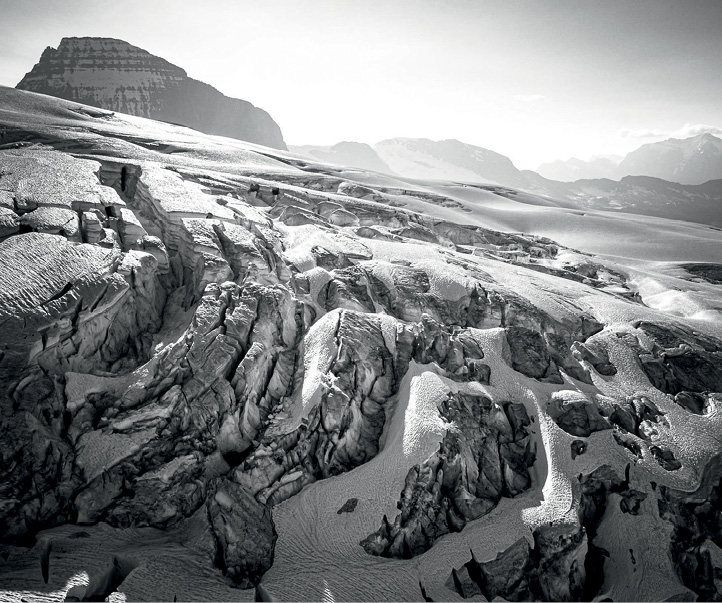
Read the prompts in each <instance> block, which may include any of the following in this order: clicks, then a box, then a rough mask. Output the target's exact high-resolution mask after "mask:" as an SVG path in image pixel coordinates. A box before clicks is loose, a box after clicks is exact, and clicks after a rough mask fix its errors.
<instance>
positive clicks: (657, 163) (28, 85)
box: [17, 38, 722, 226]
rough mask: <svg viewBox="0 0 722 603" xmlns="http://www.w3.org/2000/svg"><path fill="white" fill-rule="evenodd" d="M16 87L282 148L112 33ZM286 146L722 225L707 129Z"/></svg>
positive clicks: (718, 157)
mask: <svg viewBox="0 0 722 603" xmlns="http://www.w3.org/2000/svg"><path fill="white" fill-rule="evenodd" d="M17 88H19V89H22V90H29V91H33V92H40V93H43V94H47V95H50V96H55V97H58V98H63V99H67V100H72V101H76V102H81V103H85V104H88V105H92V106H95V107H99V108H102V109H106V110H109V111H117V112H122V113H128V114H131V115H137V116H141V117H150V118H153V119H158V120H161V121H166V122H172V123H177V124H182V125H185V126H189V127H192V128H194V129H196V130H199V131H201V132H204V133H208V134H218V135H223V136H229V137H231V138H238V139H240V140H246V141H249V142H253V143H257V144H261V145H264V146H268V147H273V148H277V149H286V145H285V142H284V140H283V136H282V134H281V130H280V128H279V127H278V125H277V124H276V122H274V121H273V119H272V118H271V117H270V116H269V115H268V113H266V112H265V111H263V110H262V109H259V108H257V107H254V106H253V105H252V104H250V103H248V102H246V101H243V100H238V99H233V98H228V97H226V96H224V95H223V94H221V93H220V92H219V91H218V90H216V89H215V88H213V87H211V86H209V85H207V84H204V83H203V82H200V81H198V80H194V79H192V78H189V77H188V76H187V74H186V72H185V71H184V70H183V69H181V68H180V67H177V66H176V65H173V64H171V63H169V62H168V61H166V60H165V59H162V58H160V57H156V56H153V55H152V54H150V53H148V52H147V51H145V50H142V49H140V48H137V47H135V46H132V45H130V44H128V43H127V42H124V41H122V40H115V39H111V38H63V39H62V41H61V43H60V45H59V46H58V48H57V49H53V48H47V49H46V50H45V52H43V54H42V56H41V58H40V61H39V62H38V63H37V64H36V65H35V66H34V67H33V68H32V70H31V71H30V72H29V73H28V74H26V75H25V77H24V78H23V79H22V81H20V83H19V84H18V85H17ZM291 151H292V152H294V153H296V154H298V155H301V156H303V157H305V158H308V159H311V160H314V161H317V162H321V163H335V164H339V165H345V166H351V167H356V168H360V169H363V170H371V171H375V172H380V173H385V174H389V175H393V176H401V177H403V178H413V179H420V180H427V181H428V180H434V179H435V180H445V181H453V182H459V183H465V184H471V185H475V184H481V185H484V186H490V187H498V190H499V191H501V192H502V193H503V191H504V189H505V188H508V189H517V190H521V191H527V192H531V193H534V194H536V195H541V196H545V197H549V198H551V199H554V200H555V201H556V202H562V203H566V204H568V205H569V206H571V207H576V208H580V209H606V210H612V211H626V212H631V213H638V214H644V215H653V216H660V217H667V218H675V219H682V220H688V221H693V222H700V223H703V224H708V225H712V226H722V140H720V139H719V138H717V137H715V136H713V135H711V134H700V135H698V136H694V137H692V138H687V139H683V140H677V139H669V140H666V141H664V142H658V143H652V144H646V145H643V146H642V147H640V148H639V149H637V150H636V151H633V152H631V153H629V154H628V155H627V156H626V157H624V158H615V157H599V158H596V159H594V160H591V161H582V160H580V159H570V160H569V161H556V162H553V163H549V164H544V165H541V166H539V168H538V172H534V171H531V170H519V169H517V168H516V166H515V165H514V163H513V162H512V161H511V159H509V158H508V157H505V156H504V155H501V154H499V153H496V152H494V151H491V150H488V149H485V148H482V147H478V146H475V145H471V144H467V143H464V142H461V141H458V140H441V141H433V140H429V139H426V138H391V139H387V140H383V141H381V142H379V143H377V144H375V145H374V146H373V147H372V146H369V145H368V144H363V143H358V142H349V141H347V142H341V143H338V144H336V145H333V146H330V147H324V146H297V147H291ZM678 183H679V184H678ZM504 194H507V193H504ZM508 194H509V195H513V194H514V192H513V191H511V190H510V191H508Z"/></svg>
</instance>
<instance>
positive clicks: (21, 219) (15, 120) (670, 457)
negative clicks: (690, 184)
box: [0, 89, 722, 601]
mask: <svg viewBox="0 0 722 603" xmlns="http://www.w3.org/2000/svg"><path fill="white" fill-rule="evenodd" d="M0 99H1V100H2V101H3V102H2V103H0V107H3V106H6V107H8V109H2V108H0V141H1V144H0V204H1V205H0V207H1V208H2V210H3V211H2V214H0V217H2V220H3V221H2V222H1V224H2V225H3V229H2V230H0V454H1V455H2V462H1V463H0V598H9V599H12V600H19V599H25V600H32V601H51V600H53V601H61V600H65V599H66V598H67V599H68V600H73V599H76V600H105V599H108V600H128V601H131V600H163V601H172V600H174V599H175V600H188V599H191V600H233V601H237V600H251V599H256V600H264V599H276V600H338V601H342V600H418V599H424V600H453V599H460V598H475V600H483V599H486V600H493V599H495V598H499V597H501V598H503V599H506V600H513V601H523V600H571V601H579V600H592V599H595V598H597V599H605V598H610V599H612V600H659V599H664V598H675V599H693V598H694V597H700V598H704V599H709V600H715V599H719V598H722V590H721V585H722V583H721V582H720V578H719V577H720V575H722V549H720V546H722V541H721V540H720V525H719V517H718V516H719V513H717V512H716V509H717V507H718V506H719V477H720V476H719V473H720V470H719V465H720V462H719V459H720V453H721V452H722V450H721V449H720V441H719V433H720V428H722V414H721V413H720V405H722V382H720V374H721V372H722V329H721V326H720V325H721V324H722V314H720V310H719V295H720V284H719V283H718V282H716V281H717V280H718V279H715V278H713V277H714V274H715V270H716V267H718V266H719V265H720V262H722V257H720V251H719V250H720V249H722V246H720V242H722V241H721V240H720V235H719V232H718V231H711V230H710V229H701V227H695V226H691V225H690V226H687V227H685V226H684V225H683V224H681V223H676V222H675V223H674V224H673V225H671V226H669V227H668V230H665V231H664V232H667V233H668V237H669V241H668V244H667V246H669V245H677V246H681V245H682V243H681V242H680V241H683V242H684V255H683V257H680V259H679V261H677V262H675V261H671V260H670V261H665V262H656V261H654V259H651V258H650V257H646V259H644V263H643V267H642V268H640V264H641V263H642V259H639V258H638V259H637V260H634V259H628V260H621V259H620V260H619V261H617V262H613V261H612V260H610V259H609V257H610V256H611V255H616V254H612V252H613V251H616V247H617V246H619V245H624V244H625V241H624V240H623V239H621V238H620V239H618V240H614V239H612V234H614V231H616V230H621V229H623V228H627V231H625V232H630V229H631V230H632V231H633V229H634V228H642V227H641V226H638V225H637V223H636V222H634V221H632V222H631V226H630V222H629V220H631V217H626V218H624V217H623V218H620V217H619V215H614V216H612V215H608V214H599V215H589V216H588V221H587V222H585V224H587V225H588V226H589V228H590V229H592V228H599V229H603V228H611V231H607V232H608V235H607V236H608V237H609V238H610V241H609V242H607V243H606V244H607V245H608V247H607V250H608V253H607V254H606V255H605V256H599V255H594V254H592V253H590V252H588V251H585V250H584V249H582V250H577V249H574V248H573V247H572V246H571V245H569V244H565V242H564V241H560V242H557V241H554V240H552V239H551V238H549V237H548V236H545V234H544V232H543V224H544V220H545V219H546V218H544V216H546V215H547V214H548V213H550V212H551V213H552V214H553V219H554V221H555V222H564V221H570V223H572V222H573V221H574V220H578V219H579V216H578V215H577V214H576V213H573V212H569V213H567V212H566V211H561V210H554V209H553V208H550V207H549V206H548V204H547V203H546V200H540V201H539V205H538V206H535V205H533V203H532V201H533V199H531V198H530V199H528V200H527V201H528V202H527V203H525V205H524V206H523V208H521V209H520V207H517V206H513V207H512V208H511V209H509V208H508V207H507V204H509V203H513V201H510V200H509V199H508V198H506V197H504V196H499V195H495V194H494V193H490V192H488V191H482V190H480V189H466V188H460V187H457V186H454V185H449V186H448V187H446V188H445V187H443V186H441V185H439V184H438V183H437V184H435V185H433V186H425V185H424V184H423V183H418V182H417V183H411V182H406V181H402V180H395V179H392V178H390V177H386V176H381V175H379V174H369V173H365V172H360V171H358V170H354V171H346V170H344V169H342V168H339V167H338V166H336V167H331V166H325V165H323V164H313V165H309V164H308V162H306V161H300V160H299V161H298V162H296V161H295V160H293V159H289V157H288V155H286V154H284V155H283V156H282V157H276V156H275V155H274V154H273V153H271V152H270V151H266V150H264V151H263V154H261V153H260V152H258V151H257V150H256V149H255V148H254V147H252V146H251V145H245V144H243V143H240V142H238V141H232V140H228V139H224V140H221V139H218V138H214V137H206V136H203V135H201V134H198V133H193V132H190V131H188V130H187V129H183V128H177V127H174V126H170V125H168V124H162V123H159V122H152V121H149V120H148V121H146V120H143V121H141V122H140V123H141V125H138V123H139V120H136V119H132V120H131V119H128V118H124V117H122V116H121V115H119V114H116V115H107V114H102V115H101V114H99V113H98V112H97V110H95V109H92V108H89V107H86V106H81V105H78V104H77V103H74V102H67V101H61V100H57V99H50V98H49V97H45V96H41V95H35V94H31V93H27V92H22V91H16V90H10V89H0ZM500 206H501V207H502V209H499V207H500ZM505 212H507V213H508V216H507V217H506V218H505V219H509V220H521V222H513V224H514V225H516V226H520V225H523V224H524V223H526V222H524V221H525V220H528V214H529V213H532V215H533V216H534V225H533V226H532V227H531V228H530V229H531V230H534V232H528V230H530V229H525V228H521V227H515V228H512V227H508V228H506V229H502V228H497V227H496V226H495V224H497V223H498V222H499V221H500V220H501V218H500V217H499V216H502V217H503V216H505V215H506V213H505ZM510 223H512V222H510ZM610 223H611V224H612V226H611V227H610V226H609V224H610ZM540 224H541V225H542V226H540ZM605 225H606V226H605ZM660 228H661V227H660ZM665 228H667V227H666V226H665ZM685 229H686V230H685ZM507 230H508V231H513V232H506V231H507ZM678 231H680V232H681V234H679V235H675V234H674V233H675V232H678ZM635 232H636V231H635ZM645 232H646V231H642V234H641V235H639V234H637V235H636V236H638V237H640V238H643V235H644V233H645ZM569 236H571V235H569ZM675 236H678V238H675ZM690 241H692V242H690ZM647 244H650V245H651V244H653V243H647ZM635 245H637V246H639V245H641V244H640V243H639V242H638V241H637V242H636V243H635ZM634 249H635V247H634V246H630V247H627V252H628V253H629V254H630V256H631V255H633V251H634ZM680 253H681V252H680ZM715 254H716V255H715ZM650 255H651V254H650ZM705 257H706V258H707V260H709V261H708V262H707V263H705V262H704V258H705ZM665 292H666V297H665Z"/></svg>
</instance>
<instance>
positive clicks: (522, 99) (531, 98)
mask: <svg viewBox="0 0 722 603" xmlns="http://www.w3.org/2000/svg"><path fill="white" fill-rule="evenodd" d="M545 98H546V96H544V95H543V94H516V95H514V100H515V101H517V102H519V103H535V102H537V101H540V100H544V99H545Z"/></svg>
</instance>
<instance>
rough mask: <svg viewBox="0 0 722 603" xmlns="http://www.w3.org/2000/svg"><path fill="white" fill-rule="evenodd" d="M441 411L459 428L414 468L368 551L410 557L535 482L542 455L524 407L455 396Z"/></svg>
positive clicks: (365, 544) (369, 542)
mask: <svg viewBox="0 0 722 603" xmlns="http://www.w3.org/2000/svg"><path fill="white" fill-rule="evenodd" d="M439 412H440V413H441V415H442V416H443V417H444V418H445V419H447V420H448V421H450V422H451V421H453V422H454V423H455V424H456V426H457V428H458V429H454V430H451V429H450V430H449V431H448V432H447V434H446V436H445V437H444V439H443V441H442V442H441V444H440V445H439V450H438V452H436V453H435V454H434V455H433V456H431V457H430V458H429V459H427V460H426V461H425V462H424V463H423V464H422V465H420V466H419V465H417V466H415V467H412V468H411V470H410V471H409V473H408V475H407V476H406V484H405V487H404V490H403V492H402V493H401V498H400V499H399V502H398V507H399V509H400V510H401V512H400V513H399V515H397V516H396V518H395V519H394V520H393V521H389V520H388V519H387V518H386V516H384V518H383V522H382V525H381V527H380V528H379V530H378V531H377V532H375V533H374V534H371V535H369V536H368V537H367V538H366V539H365V540H363V541H362V542H361V546H363V547H364V549H365V550H366V552H367V553H370V554H372V555H380V556H383V557H400V558H411V557H414V556H415V555H419V554H421V553H423V552H424V551H426V550H428V549H429V548H430V547H431V546H432V545H433V544H434V541H435V540H436V539H438V538H440V537H441V536H443V535H444V534H448V533H449V532H458V531H461V530H462V529H463V528H464V526H465V525H466V523H467V522H469V521H471V520H473V519H477V518H479V517H481V516H482V515H485V514H486V513H488V512H489V511H491V510H492V509H493V508H494V507H495V506H496V505H497V503H498V502H499V500H500V499H501V497H502V496H507V497H513V496H517V495H518V494H521V493H522V492H524V491H525V490H527V489H528V488H529V487H530V485H531V477H530V475H529V469H530V467H531V466H532V465H533V464H534V459H535V457H536V453H535V450H534V449H533V447H532V443H531V437H530V435H529V432H528V431H527V427H528V426H529V425H530V420H529V416H528V415H527V413H526V409H525V408H524V406H523V405H522V404H518V403H514V402H506V403H504V405H503V406H499V405H497V404H493V403H492V402H491V400H489V399H488V398H484V397H474V396H468V395H465V394H460V393H459V394H455V395H450V396H449V397H448V399H446V400H444V401H443V402H442V403H441V404H440V406H439Z"/></svg>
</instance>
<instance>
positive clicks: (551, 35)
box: [0, 0, 722, 168]
mask: <svg viewBox="0 0 722 603" xmlns="http://www.w3.org/2000/svg"><path fill="white" fill-rule="evenodd" d="M63 36H104V37H114V38H120V39H123V40H126V41H127V42H130V43H131V44H134V45H136V46H140V47H141V48H144V49H146V50H148V51H149V52H151V53H153V54H156V55H159V56H161V57H163V58H165V59H167V60H169V61H171V62H172V63H175V64H176V65H179V66H181V67H183V68H184V69H185V70H186V71H187V72H188V74H189V75H190V76H191V77H195V78H197V79H200V80H202V81H204V82H207V83H209V84H211V85H213V86H215V87H216V88H218V89H219V90H220V91H221V92H223V93H225V94H227V95H229V96H234V97H237V98H243V99H246V100H248V101H250V102H252V103H253V104H255V105H257V106H260V107H262V108H264V109H266V110H267V111H268V112H269V113H270V114H271V115H272V116H273V118H274V119H275V120H276V121H277V122H278V124H279V125H280V126H281V129H282V131H283V134H284V137H285V139H286V142H287V143H289V144H333V143H336V142H339V141H341V140H357V141H361V142H368V143H371V144H373V143H375V142H378V141H379V140H382V139H384V138H392V137H397V136H408V137H426V138H432V139H443V138H457V139H459V140H462V141H464V142H469V143H472V144H477V145H479V146H483V147H486V148H489V149H493V150H495V151H498V152H500V153H503V154H505V155H508V156H509V157H511V158H512V160H514V162H515V163H516V165H517V166H518V167H521V168H535V167H536V166H537V165H538V164H539V163H540V162H543V161H550V160H553V159H557V158H563V159H566V158H568V157H570V156H572V155H574V156H577V157H582V158H587V157H589V156H590V155H596V154H607V153H619V154H623V153H626V152H628V151H629V150H631V149H633V148H636V147H637V146H639V145H640V144H642V143H645V142H652V141H655V140H660V139H663V138H667V137H669V136H670V135H676V136H684V135H685V134H688V133H694V132H697V131H700V130H705V129H712V131H716V132H718V133H719V132H722V130H720V129H719V127H722V75H721V74H722V0H598V1H592V0H589V1H585V0H445V1H441V0H417V1H412V0H408V1H404V0H379V1H377V0H358V1H354V2H351V1H347V0H252V1H251V0H248V1H246V0H205V1H202V2H201V1H192V0H42V1H39V0H37V1H36V0H1V6H0V84H4V85H8V86H14V85H15V84H17V82H18V81H19V80H20V79H21V78H22V76H23V75H24V74H25V73H26V72H27V71H29V70H30V69H31V67H32V66H33V64H34V63H35V62H36V61H37V60H38V58H39V57H40V53H41V52H42V51H43V49H44V48H45V47H46V46H53V47H57V45H58V43H59V42H60V39H61V38H62V37H63Z"/></svg>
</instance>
